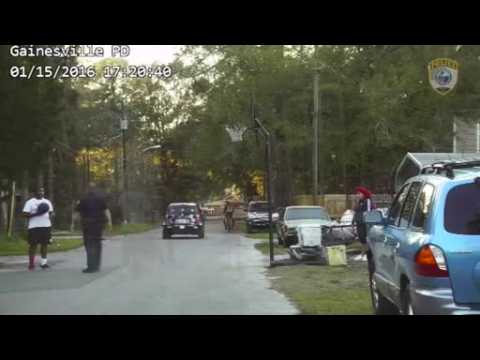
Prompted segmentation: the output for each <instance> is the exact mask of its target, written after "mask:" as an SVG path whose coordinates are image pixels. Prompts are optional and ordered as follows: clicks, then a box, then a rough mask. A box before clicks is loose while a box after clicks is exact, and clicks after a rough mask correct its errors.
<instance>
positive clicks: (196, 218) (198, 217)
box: [195, 215, 202, 225]
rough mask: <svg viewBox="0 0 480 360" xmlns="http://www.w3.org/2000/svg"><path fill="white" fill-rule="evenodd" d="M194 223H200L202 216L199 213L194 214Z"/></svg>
mask: <svg viewBox="0 0 480 360" xmlns="http://www.w3.org/2000/svg"><path fill="white" fill-rule="evenodd" d="M195 223H197V224H198V225H202V217H201V216H200V215H196V216H195Z"/></svg>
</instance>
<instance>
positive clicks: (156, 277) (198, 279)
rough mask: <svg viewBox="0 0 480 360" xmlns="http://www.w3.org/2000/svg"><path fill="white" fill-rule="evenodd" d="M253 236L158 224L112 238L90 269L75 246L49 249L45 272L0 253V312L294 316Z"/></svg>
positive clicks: (215, 226) (211, 226) (214, 225)
mask: <svg viewBox="0 0 480 360" xmlns="http://www.w3.org/2000/svg"><path fill="white" fill-rule="evenodd" d="M254 242H255V241H254V240H251V239H247V238H244V237H242V236H241V235H240V234H225V232H224V231H223V229H222V228H221V226H220V223H219V222H208V224H207V234H206V238H205V239H202V240H200V239H197V238H186V237H183V238H173V239H171V240H162V234H161V230H160V229H159V230H154V231H150V232H147V233H143V234H137V235H129V236H126V237H116V238H112V239H111V240H109V241H107V242H105V243H104V248H103V264H102V271H101V272H100V273H97V274H83V273H82V272H81V270H82V269H83V268H84V267H85V253H84V250H83V249H77V250H73V251H70V252H67V253H53V254H51V255H50V256H49V262H50V264H51V266H52V268H51V269H49V270H46V271H44V270H40V269H38V270H36V271H35V272H28V271H27V270H26V258H14V259H12V258H10V259H8V261H7V259H0V264H1V266H0V314H42V315H43V314H46V315H63V314H78V315H127V314H128V315H130V314H131V315H246V314H248V315H277V314H296V313H297V310H296V309H295V307H294V306H293V305H292V304H291V303H290V302H289V301H288V300H287V299H286V298H285V297H284V296H283V295H282V294H280V293H278V292H276V291H274V290H271V289H270V288H269V287H270V283H269V280H268V279H267V277H266V276H267V275H266V272H265V265H266V264H267V262H266V261H267V260H266V259H265V257H264V256H263V255H262V254H261V253H260V252H259V251H257V250H255V249H254V247H253V244H254Z"/></svg>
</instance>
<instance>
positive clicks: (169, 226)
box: [163, 203, 205, 239]
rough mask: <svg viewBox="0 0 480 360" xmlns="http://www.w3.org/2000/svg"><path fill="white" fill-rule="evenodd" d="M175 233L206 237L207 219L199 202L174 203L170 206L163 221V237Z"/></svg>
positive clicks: (165, 237) (166, 237) (168, 237)
mask: <svg viewBox="0 0 480 360" xmlns="http://www.w3.org/2000/svg"><path fill="white" fill-rule="evenodd" d="M173 235H197V236H198V238H200V239H203V238H204V237H205V219H204V217H203V214H202V211H201V209H200V206H199V205H198V204H197V203H172V204H170V205H169V206H168V208H167V212H166V214H165V221H164V223H163V238H164V239H170V238H171V237H172V236H173Z"/></svg>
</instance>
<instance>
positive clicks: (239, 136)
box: [226, 127, 246, 143]
mask: <svg viewBox="0 0 480 360" xmlns="http://www.w3.org/2000/svg"><path fill="white" fill-rule="evenodd" d="M226 130H227V132H228V135H230V139H231V140H232V142H234V143H237V142H240V141H242V140H243V134H244V133H245V130H246V128H245V127H227V128H226Z"/></svg>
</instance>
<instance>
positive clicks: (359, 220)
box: [353, 186, 374, 261]
mask: <svg viewBox="0 0 480 360" xmlns="http://www.w3.org/2000/svg"><path fill="white" fill-rule="evenodd" d="M355 193H356V195H357V196H358V203H357V205H356V207H355V215H354V217H353V224H354V225H356V228H357V235H358V240H359V241H360V243H361V244H362V251H361V254H360V255H358V256H357V257H355V258H354V260H356V261H367V224H365V221H364V219H363V216H364V214H365V213H366V212H368V211H371V210H373V208H374V205H373V201H372V195H373V194H372V193H371V192H370V190H368V189H367V188H364V187H362V186H359V187H357V188H356V189H355Z"/></svg>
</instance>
